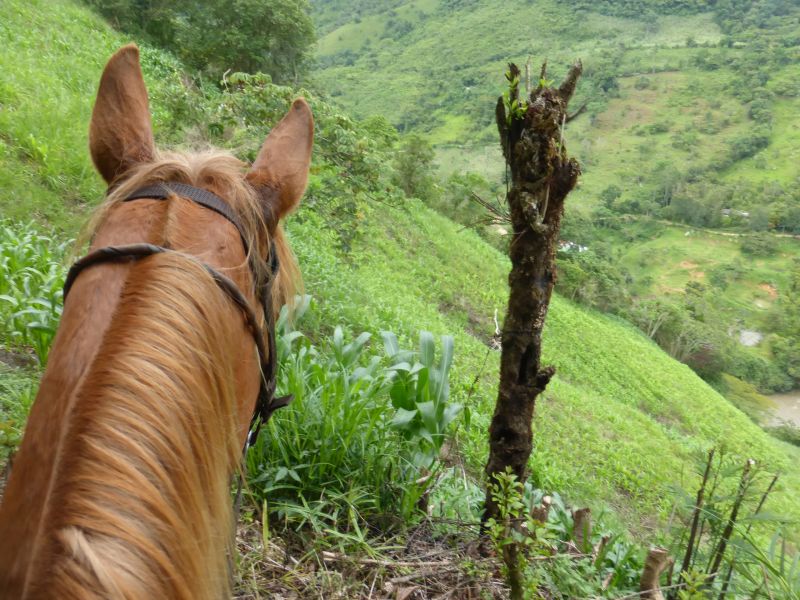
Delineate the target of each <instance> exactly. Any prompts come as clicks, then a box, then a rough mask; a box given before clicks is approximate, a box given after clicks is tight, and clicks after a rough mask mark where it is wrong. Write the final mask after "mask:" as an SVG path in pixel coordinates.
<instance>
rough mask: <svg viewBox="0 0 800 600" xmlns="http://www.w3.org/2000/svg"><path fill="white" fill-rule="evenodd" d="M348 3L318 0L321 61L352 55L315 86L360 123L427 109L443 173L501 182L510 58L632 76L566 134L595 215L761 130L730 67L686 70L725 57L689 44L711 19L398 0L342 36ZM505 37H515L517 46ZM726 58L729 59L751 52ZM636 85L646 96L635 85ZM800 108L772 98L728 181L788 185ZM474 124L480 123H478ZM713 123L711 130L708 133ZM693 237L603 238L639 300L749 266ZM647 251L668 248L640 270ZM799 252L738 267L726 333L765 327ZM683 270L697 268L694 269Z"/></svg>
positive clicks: (793, 73) (712, 34)
mask: <svg viewBox="0 0 800 600" xmlns="http://www.w3.org/2000/svg"><path fill="white" fill-rule="evenodd" d="M351 2H352V0H341V1H339V2H337V1H336V0H332V1H331V0H327V1H326V2H324V3H320V2H317V15H316V16H317V20H318V22H320V23H321V26H322V31H323V32H324V35H323V36H322V37H321V40H320V42H319V47H318V56H319V57H320V59H321V60H322V61H323V64H325V62H324V61H331V60H332V59H334V58H335V57H336V56H337V54H338V55H341V53H342V52H343V51H345V50H350V51H352V52H354V53H355V56H356V58H355V60H354V62H353V64H350V65H345V64H342V63H341V61H340V62H339V63H338V64H334V65H333V66H328V67H326V68H324V69H323V70H322V71H321V72H320V73H318V74H317V77H318V78H319V79H320V81H321V82H322V83H323V85H324V86H325V88H326V89H329V90H331V91H332V93H333V94H334V95H335V96H336V100H337V101H338V102H341V103H342V105H343V106H345V107H347V109H348V110H351V111H353V112H355V113H356V114H357V115H361V116H366V115H370V114H375V113H379V114H383V115H385V116H386V117H387V118H389V119H391V120H393V121H394V122H395V123H396V124H398V125H403V124H404V123H407V122H410V120H413V115H414V111H415V110H416V108H417V105H418V104H420V103H425V106H426V107H428V108H429V112H430V113H431V114H434V115H435V119H434V122H433V123H429V122H424V123H420V124H418V125H412V127H415V128H417V129H418V130H421V131H422V132H423V133H425V134H427V135H428V136H429V138H430V140H431V141H432V142H433V143H434V144H435V145H436V146H437V157H438V162H439V165H440V168H441V170H442V172H443V173H450V172H459V171H463V170H466V171H474V172H478V173H482V174H483V175H484V176H486V177H487V178H489V179H490V180H491V181H495V182H498V181H500V180H501V178H502V156H501V154H500V152H499V148H498V145H497V141H496V139H495V138H496V134H495V132H494V126H493V124H492V120H493V108H494V103H495V100H496V97H497V94H498V90H500V89H502V86H503V85H504V82H503V80H502V73H503V72H504V70H505V64H506V61H507V60H515V61H516V62H517V63H518V64H522V63H524V62H525V60H526V57H527V56H532V57H533V65H534V68H536V65H538V62H537V61H538V60H540V59H541V57H547V59H548V61H549V64H550V65H551V70H552V72H553V74H554V76H556V77H558V76H560V74H561V73H562V72H563V70H564V67H565V65H566V64H568V63H569V62H570V61H572V60H574V57H576V56H580V57H581V58H582V59H583V60H584V64H585V65H586V68H587V71H588V72H591V70H592V68H593V64H596V63H598V62H600V63H602V62H604V61H607V60H608V56H609V55H610V54H611V53H617V58H616V59H614V60H616V61H617V63H618V65H617V66H615V67H614V68H613V70H614V71H616V72H617V73H618V74H621V75H627V76H621V77H619V78H618V82H619V96H618V97H616V98H613V99H611V100H610V101H608V102H607V104H606V105H605V106H602V108H601V109H600V110H599V112H597V111H596V109H593V108H591V106H590V110H589V111H588V112H587V114H586V115H584V116H581V117H579V118H578V119H576V120H575V121H574V122H573V123H571V124H570V125H569V126H568V127H567V131H566V139H567V143H568V147H569V149H570V151H571V152H572V153H574V155H575V156H577V157H578V158H579V160H580V161H581V163H582V165H583V176H582V177H581V181H580V183H579V187H578V189H577V190H576V191H575V192H573V194H572V195H571V196H570V199H569V205H570V208H571V209H572V210H587V209H589V208H591V207H593V206H595V205H596V204H597V197H598V195H599V194H600V192H601V191H603V190H604V189H605V188H607V187H608V186H610V185H616V186H618V187H619V188H620V189H621V190H622V198H621V200H625V199H626V198H627V197H628V196H630V195H632V194H634V193H636V192H637V191H639V190H640V188H641V187H642V186H643V185H644V186H645V187H647V186H648V185H650V184H651V182H652V181H653V180H654V178H655V177H656V175H655V172H656V171H658V169H659V166H660V165H670V166H674V167H676V168H677V169H678V170H679V171H686V170H687V169H688V168H689V167H696V166H700V167H705V166H707V165H708V164H711V163H713V162H714V161H716V160H718V159H720V158H722V157H724V156H726V154H727V153H728V152H729V149H730V145H731V141H732V140H733V139H735V138H736V137H737V136H741V135H743V134H746V133H748V131H749V130H750V129H751V128H752V125H753V123H752V121H750V119H749V118H748V116H747V104H745V103H744V102H742V101H741V100H739V99H737V98H735V97H734V96H733V95H732V94H731V91H730V90H729V89H727V88H726V86H727V85H728V84H729V82H730V81H731V80H732V78H733V77H734V74H733V72H732V71H731V70H730V69H728V68H727V67H725V68H721V69H718V70H715V71H703V70H700V69H698V68H697V67H695V66H693V64H692V59H693V57H695V56H697V55H699V54H701V53H705V52H716V51H717V50H716V49H712V50H708V49H706V48H700V47H689V46H687V40H688V39H690V38H691V39H692V40H694V42H695V43H697V44H699V45H700V44H706V43H708V44H715V43H716V42H717V41H719V39H720V38H721V32H720V30H719V28H718V26H717V25H716V24H715V23H714V21H713V18H712V15H711V14H700V15H693V16H661V17H659V18H658V19H657V21H656V23H655V26H653V27H651V26H650V25H648V24H646V23H644V22H642V21H638V20H636V19H626V18H615V17H608V16H604V15H600V14H593V13H589V14H584V15H579V16H576V15H574V14H571V12H570V11H571V9H570V8H569V5H568V4H566V3H556V2H550V1H548V0H536V1H535V2H530V3H515V4H504V5H502V6H499V5H497V3H492V2H477V3H471V4H469V3H468V4H469V6H468V8H464V9H461V10H455V11H443V10H441V9H440V8H439V7H438V4H437V3H431V2H425V3H424V4H422V3H420V2H419V1H413V0H410V1H407V2H391V4H392V5H395V6H396V8H395V15H392V14H391V13H389V12H387V11H382V12H380V13H376V14H368V15H366V16H362V18H361V20H360V22H358V23H357V22H353V20H349V21H348V22H347V23H345V24H342V25H338V26H337V25H336V23H337V22H335V21H333V18H334V16H335V15H334V12H333V11H332V8H331V7H332V6H337V5H338V6H340V7H343V6H345V5H349V4H350V3H351ZM389 19H395V20H398V19H401V20H406V21H408V22H409V23H411V24H412V25H413V29H412V31H411V32H410V33H408V34H406V35H404V36H403V37H401V38H400V39H397V40H393V39H391V38H382V37H381V35H382V34H383V31H384V29H385V25H386V23H387V21H388V20H389ZM793 23H795V22H794V21H792V20H791V19H787V22H786V25H785V27H787V28H791V27H795V26H796V24H793ZM508 31H514V35H513V36H511V38H510V39H509V36H508V35H507V32H508ZM724 52H727V53H730V54H731V55H735V53H737V52H739V53H741V52H743V50H742V49H728V50H724ZM799 73H800V69H798V68H797V67H796V65H792V64H787V65H785V66H783V67H782V68H781V70H780V71H778V72H776V73H775V74H774V75H773V77H772V79H771V80H770V82H769V84H768V86H767V87H768V89H770V90H780V89H781V88H782V86H783V87H784V88H785V87H786V85H785V84H786V83H787V82H794V83H796V82H797V81H798V76H800V75H799ZM642 75H644V76H646V77H647V79H648V82H649V87H648V88H646V89H637V87H636V84H637V81H638V80H639V79H640V77H641V76H642ZM584 87H585V84H584ZM580 89H581V88H580V86H579V95H580ZM582 101H583V98H581V97H578V98H577V99H576V100H575V101H574V103H573V104H574V106H579V105H580V103H581V102H582ZM388 106H391V107H392V108H391V110H387V108H386V107H388ZM798 111H800V99H798V98H790V97H781V96H778V97H777V99H776V100H775V102H774V104H773V115H774V123H773V134H772V137H771V141H770V145H769V147H768V148H766V149H765V150H763V151H761V152H760V153H759V154H757V155H756V156H755V157H753V158H749V159H746V160H743V161H739V162H737V163H735V164H734V165H733V166H732V167H729V168H728V169H727V170H726V171H725V172H724V173H719V175H720V176H721V177H722V178H723V179H724V180H726V181H730V182H735V181H737V180H747V181H755V182H767V181H778V182H782V183H791V182H793V181H794V180H795V178H796V175H797V169H796V164H797V155H798V152H800V128H799V127H798V125H797V124H796V115H797V114H798ZM593 112H595V113H596V114H594V115H592V113H593ZM409 115H412V116H411V117H409ZM476 123H479V124H480V125H479V126H477V127H476V125H475V124H476ZM654 123H660V124H663V125H664V126H665V128H666V131H663V132H659V133H652V132H649V131H648V130H647V126H648V125H652V124H654ZM709 126H711V127H712V130H713V131H714V133H702V131H707V130H708V129H707V128H708V127H709ZM701 130H702V131H701ZM695 134H696V136H697V137H696V138H695V139H694V140H693V141H692V142H691V143H688V144H683V145H681V144H680V140H681V139H687V136H688V139H692V136H693V135H695ZM676 142H677V144H678V145H677V146H676V145H675V144H676ZM631 228H632V229H633V231H634V232H635V231H636V228H635V227H631ZM686 230H687V228H682V227H676V228H670V229H667V230H665V231H663V232H662V233H661V234H660V235H659V236H658V237H657V239H655V240H652V242H651V243H646V244H641V243H639V242H636V243H633V244H626V243H623V240H622V239H619V236H617V238H615V236H613V235H611V236H609V237H610V240H613V241H614V243H615V244H616V245H617V247H618V248H619V247H622V248H624V249H623V255H622V256H621V257H620V258H621V260H622V263H623V264H624V265H625V267H626V268H627V269H628V270H629V272H630V273H631V274H632V275H633V276H634V279H635V280H636V281H637V285H636V291H637V292H638V293H639V294H641V295H643V296H649V295H659V294H664V293H667V294H682V293H683V289H684V287H685V285H686V283H687V282H688V281H690V280H692V279H693V278H694V279H696V278H698V277H700V280H701V281H702V280H703V278H702V276H699V275H698V274H700V273H704V272H706V271H708V270H709V269H711V268H713V267H714V266H716V265H718V264H720V263H729V262H731V261H732V260H733V259H734V258H737V257H741V253H740V252H739V250H738V243H737V242H736V241H734V240H728V241H725V240H720V238H719V237H717V236H714V235H708V234H704V233H702V232H695V233H694V234H693V235H692V236H690V237H686V236H684V234H685V232H686ZM651 248H656V249H659V250H665V249H666V250H668V252H667V253H666V254H664V253H662V254H660V255H659V256H658V257H657V259H651V260H647V259H645V260H644V261H643V259H642V256H643V255H646V254H647V253H648V252H649V249H651ZM713 249H717V250H721V252H720V253H715V252H713V251H712V250H713ZM798 253H800V242H798V241H790V240H784V241H782V242H781V252H780V253H779V254H778V255H777V256H776V257H775V258H774V259H771V260H767V261H756V263H751V261H749V260H746V259H745V260H744V264H745V266H746V267H747V268H748V272H747V273H746V274H745V276H744V278H743V281H742V282H741V285H737V286H731V287H730V288H729V289H728V290H726V291H725V292H724V294H722V304H723V305H724V307H725V310H726V319H727V320H728V326H729V327H744V328H752V329H760V328H761V327H762V326H763V319H764V316H765V314H766V309H767V308H768V306H769V305H771V303H772V302H773V301H774V298H773V297H772V296H771V295H770V294H769V293H766V292H765V291H764V289H763V288H762V287H761V286H762V285H765V284H766V285H769V286H773V287H774V288H775V290H776V291H777V292H778V293H781V292H782V291H783V290H785V289H786V288H785V283H786V277H785V273H786V272H787V270H788V266H789V264H790V261H791V257H792V256H794V255H797V254H798ZM689 263H691V264H693V265H696V266H695V267H692V268H689V269H687V268H686V265H687V264H689ZM645 277H648V278H650V277H651V278H652V283H649V284H646V285H642V284H641V281H642V280H643V279H644V278H645ZM647 281H650V279H648V280H647ZM764 351H766V350H764Z"/></svg>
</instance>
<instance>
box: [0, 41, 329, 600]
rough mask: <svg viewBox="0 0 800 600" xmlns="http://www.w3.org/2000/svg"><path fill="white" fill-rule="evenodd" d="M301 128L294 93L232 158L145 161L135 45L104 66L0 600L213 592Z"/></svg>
mask: <svg viewBox="0 0 800 600" xmlns="http://www.w3.org/2000/svg"><path fill="white" fill-rule="evenodd" d="M313 132H314V122H313V117H312V114H311V110H310V108H309V106H308V104H307V103H306V102H305V100H303V99H297V100H295V101H294V103H293V104H292V105H291V107H290V109H289V111H288V112H287V113H286V115H285V116H284V117H283V119H282V120H281V121H280V122H279V123H278V124H277V125H276V126H275V127H274V128H273V129H272V131H271V132H270V133H269V135H268V136H267V138H266V140H265V141H264V144H263V146H262V147H261V149H260V151H259V152H258V155H257V158H256V159H255V161H254V163H253V164H252V166H250V167H248V166H247V165H245V164H244V163H242V162H240V161H239V160H237V159H236V158H234V157H233V156H232V155H230V154H228V153H225V152H222V151H205V152H199V153H195V154H189V153H184V154H179V153H162V152H160V151H158V150H157V149H156V147H155V143H154V139H153V133H152V125H151V117H150V111H149V100H148V95H147V89H146V87H145V83H144V78H143V75H142V71H141V67H140V63H139V51H138V48H137V47H136V46H135V45H129V46H125V47H123V48H121V49H120V50H119V51H117V52H116V53H115V54H114V55H113V56H112V57H111V59H110V60H109V61H108V63H107V65H106V67H105V69H104V71H103V74H102V77H101V80H100V85H99V89H98V93H97V98H96V102H95V105H94V109H93V112H92V117H91V124H90V131H89V150H90V154H91V157H92V160H93V162H94V165H95V167H96V168H97V170H98V171H99V173H100V175H101V176H102V177H103V179H104V180H105V181H106V182H107V184H108V185H109V191H108V194H107V197H106V199H105V201H104V202H103V203H102V204H101V206H100V207H99V208H98V210H97V211H96V213H95V215H94V217H93V219H92V220H91V222H90V225H89V228H88V230H89V232H90V234H91V243H90V248H89V254H88V255H87V256H86V257H85V258H83V259H81V260H79V261H78V262H77V263H76V266H75V267H73V269H72V270H71V271H70V273H69V275H68V277H67V282H66V283H65V302H64V311H63V315H62V319H61V323H60V326H59V329H58V332H57V334H56V337H55V339H54V342H53V346H52V349H51V352H50V356H49V360H48V363H47V366H46V369H45V372H44V375H43V378H42V382H41V386H40V388H39V392H38V394H37V396H36V399H35V402H34V404H33V406H32V408H31V412H30V416H29V420H28V423H27V428H26V431H25V435H24V438H23V440H22V443H21V446H20V448H19V451H18V453H17V455H16V457H15V460H14V464H13V469H12V470H11V474H10V477H9V479H8V482H7V486H6V489H5V494H4V499H3V502H2V506H1V507H0V596H2V598H14V599H16V598H24V599H39V598H59V599H62V598H81V599H86V598H89V599H100V598H104V599H105V598H114V599H116V598H125V599H133V598H148V599H150V598H152V599H155V598H158V599H161V598H175V599H186V600H197V599H205V598H208V599H210V598H214V599H218V598H221V597H225V596H227V597H230V593H231V590H230V585H231V584H230V566H229V562H230V555H229V553H230V552H231V551H232V550H233V548H232V540H233V534H234V531H233V529H234V526H235V524H234V515H233V508H232V505H233V501H232V482H233V481H234V479H235V476H236V474H237V472H240V471H239V470H240V468H241V458H242V449H243V448H246V441H247V440H248V438H249V437H250V436H251V432H252V431H253V430H252V429H251V424H252V421H253V419H252V418H251V415H253V413H254V411H255V410H256V408H257V399H259V402H260V401H263V400H265V398H266V402H267V405H269V401H270V399H271V398H272V393H271V392H272V389H269V388H270V385H269V384H270V378H269V377H268V376H267V375H268V374H266V373H264V371H265V370H269V369H272V370H273V373H272V375H273V376H272V378H271V383H272V384H273V387H274V364H275V363H274V361H275V356H274V354H275V353H274V319H275V315H276V311H277V310H278V309H279V307H280V306H281V305H282V304H283V303H284V302H286V301H287V299H289V298H291V297H293V295H294V285H295V283H296V282H297V281H298V277H299V271H298V267H297V264H296V260H295V259H294V255H293V254H292V252H291V249H290V248H289V246H288V243H287V240H286V236H285V234H284V232H283V229H282V225H281V219H283V218H284V217H285V216H286V215H287V214H289V213H290V212H291V211H293V210H294V209H295V208H296V207H297V205H298V204H299V202H300V199H301V197H302V195H303V193H304V191H305V187H306V184H307V179H308V170H309V165H310V160H311V149H312V144H313ZM79 263H80V264H79ZM270 296H271V297H270ZM262 304H263V306H262ZM268 342H272V343H268ZM270 354H271V356H270ZM261 408H262V409H263V408H264V406H262V407H261ZM266 408H267V409H268V410H270V409H271V407H270V406H267V407H266ZM268 410H267V413H264V412H262V413H261V418H266V416H268ZM255 420H256V421H258V420H260V419H259V418H258V415H257V416H256V419H255Z"/></svg>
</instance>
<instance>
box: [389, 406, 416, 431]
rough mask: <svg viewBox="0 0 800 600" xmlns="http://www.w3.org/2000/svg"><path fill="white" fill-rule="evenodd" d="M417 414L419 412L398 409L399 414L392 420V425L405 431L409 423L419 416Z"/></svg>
mask: <svg viewBox="0 0 800 600" xmlns="http://www.w3.org/2000/svg"><path fill="white" fill-rule="evenodd" d="M417 412H418V411H417V410H406V409H404V408H398V409H397V412H396V413H395V415H394V417H393V418H392V425H393V426H394V427H397V428H398V429H405V428H406V427H407V426H408V424H409V423H411V422H412V421H414V418H415V417H416V416H417Z"/></svg>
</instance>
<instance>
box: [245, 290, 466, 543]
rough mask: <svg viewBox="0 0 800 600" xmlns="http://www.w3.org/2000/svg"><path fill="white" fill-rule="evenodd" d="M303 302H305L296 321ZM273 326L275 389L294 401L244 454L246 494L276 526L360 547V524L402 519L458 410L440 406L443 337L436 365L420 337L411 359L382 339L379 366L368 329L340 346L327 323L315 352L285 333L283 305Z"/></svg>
mask: <svg viewBox="0 0 800 600" xmlns="http://www.w3.org/2000/svg"><path fill="white" fill-rule="evenodd" d="M308 305H309V299H308V297H306V298H305V299H304V300H303V301H302V302H301V303H300V305H299V311H298V314H299V316H302V314H303V313H304V312H305V311H306V310H307V308H308ZM276 327H277V329H276V333H277V335H276V342H277V350H278V359H279V364H280V372H279V375H278V390H279V392H280V393H281V394H286V393H291V394H292V395H293V396H294V400H293V401H292V403H291V404H290V405H289V406H288V407H286V408H285V409H282V410H280V411H278V412H277V413H276V414H275V415H274V416H273V418H272V419H271V420H270V422H269V423H268V425H267V427H266V428H265V430H264V431H263V432H262V435H261V436H260V437H259V439H258V441H257V442H256V444H255V445H254V447H253V448H252V449H251V451H250V453H249V454H248V457H247V465H248V471H249V473H250V488H251V490H252V492H253V494H254V495H255V496H256V497H258V498H259V499H260V500H264V501H266V502H268V508H269V511H270V513H271V514H272V516H273V517H277V518H279V519H280V520H281V521H283V522H284V523H285V524H287V525H291V526H293V527H295V528H297V529H303V528H310V529H311V530H312V531H314V532H316V533H323V532H325V533H326V534H327V535H332V533H331V532H332V531H333V530H336V531H338V532H339V534H341V537H339V538H336V537H335V536H334V538H333V539H331V540H330V541H331V542H337V541H338V542H342V543H344V544H345V545H346V544H349V543H359V542H363V541H365V540H363V539H359V538H357V536H358V535H360V533H361V532H362V529H361V527H362V525H363V523H364V522H365V521H373V522H374V521H375V519H378V518H385V517H387V516H389V517H390V518H393V519H394V520H395V521H397V522H399V521H400V519H402V520H406V519H408V518H410V517H412V516H413V514H414V513H415V511H416V509H417V505H418V501H419V499H420V498H421V497H422V496H423V495H424V494H425V493H426V491H427V484H426V481H430V480H432V479H431V478H426V477H425V475H428V474H430V472H431V470H432V469H433V468H434V467H435V463H436V460H437V459H438V453H439V450H440V449H441V445H442V444H443V442H444V440H445V437H446V435H447V430H448V426H449V424H450V423H451V422H452V420H453V419H454V418H455V416H456V415H457V414H458V412H459V410H460V407H457V406H456V405H453V404H451V403H450V402H449V393H448V390H449V386H448V382H447V374H448V370H449V364H450V361H451V360H452V339H451V338H443V348H444V350H443V358H442V360H441V361H440V362H439V363H436V362H435V361H434V343H433V338H432V336H431V335H430V334H429V333H426V332H423V333H421V334H420V352H419V353H416V352H411V351H404V350H401V349H400V347H399V345H398V344H397V340H396V338H394V336H392V335H391V334H385V336H384V337H385V342H386V354H387V355H388V357H389V362H390V363H391V364H390V365H387V364H386V363H385V361H384V357H383V356H382V355H380V354H377V353H374V352H370V351H369V347H368V342H369V340H370V338H371V336H370V334H368V333H362V334H361V335H359V336H358V337H357V338H356V339H355V340H353V341H350V342H347V341H346V340H345V335H344V332H343V330H342V328H340V327H337V328H336V329H335V331H334V333H333V336H332V338H331V339H329V340H327V341H326V342H325V343H324V347H323V348H322V349H321V350H318V349H317V347H316V346H314V345H313V344H312V343H311V342H310V341H309V340H308V339H307V338H306V337H305V336H303V334H302V333H300V332H299V331H296V330H294V329H293V328H292V327H291V325H290V323H289V320H288V318H287V311H286V309H285V308H284V310H283V311H282V312H281V316H280V318H279V320H278V323H277V326H276ZM429 409H430V410H429ZM421 479H422V480H426V481H420V480H421ZM385 525H386V526H387V527H388V526H389V525H390V524H388V523H386V524H385ZM344 532H349V533H352V534H353V535H354V536H356V537H354V538H349V539H345V536H344Z"/></svg>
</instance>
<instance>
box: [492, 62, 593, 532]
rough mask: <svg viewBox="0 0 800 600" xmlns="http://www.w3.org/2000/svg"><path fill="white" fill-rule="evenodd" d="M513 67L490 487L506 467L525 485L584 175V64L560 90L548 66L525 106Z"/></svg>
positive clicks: (507, 104) (504, 140) (507, 106)
mask: <svg viewBox="0 0 800 600" xmlns="http://www.w3.org/2000/svg"><path fill="white" fill-rule="evenodd" d="M509 67H510V70H509V73H508V75H507V77H508V79H509V84H510V89H509V94H508V98H507V99H504V98H503V97H501V98H499V99H498V101H497V108H496V117H497V128H498V131H499V133H500V143H501V145H502V148H503V155H504V156H505V159H506V164H507V165H508V167H509V170H510V174H511V181H510V188H509V189H508V193H507V195H506V200H507V201H508V206H509V212H510V214H511V224H512V231H513V235H512V236H511V242H510V248H509V255H510V257H511V273H510V274H509V276H508V283H509V286H510V293H509V298H508V310H507V313H506V318H505V322H504V323H503V342H502V343H503V351H502V357H501V360H500V388H499V391H498V397H497V405H496V407H495V412H494V416H493V418H492V423H491V425H490V427H489V460H488V462H487V464H486V474H487V475H488V476H489V483H490V484H491V483H493V482H494V474H495V473H501V472H503V471H505V470H506V468H507V467H510V468H511V470H512V471H513V472H514V473H515V474H516V475H517V477H518V478H519V480H520V481H525V479H526V477H527V470H526V466H527V463H528V458H529V457H530V454H531V445H532V442H533V433H532V429H531V425H532V423H531V422H532V419H533V409H534V405H535V402H536V397H537V396H538V395H539V394H540V393H542V392H543V391H544V389H545V387H546V386H547V384H548V382H549V381H550V378H551V377H552V376H553V374H554V373H555V368H554V367H551V366H548V367H542V366H541V364H540V360H541V353H542V329H543V327H544V321H545V317H546V315H547V308H548V306H549V304H550V296H551V294H552V292H553V285H554V284H555V279H556V272H555V255H556V244H557V242H558V233H559V229H560V227H561V217H562V215H563V214H564V200H565V198H566V197H567V194H568V193H569V192H570V191H571V190H572V188H574V187H575V184H576V182H577V180H578V175H579V173H580V168H579V166H578V163H577V161H575V160H574V159H571V158H569V157H568V156H567V152H566V149H565V148H564V138H563V127H564V124H565V123H566V122H567V121H568V120H569V117H568V115H567V105H568V104H569V100H570V98H571V97H572V94H573V93H574V91H575V86H576V84H577V82H578V78H579V77H580V75H581V71H582V65H581V63H580V61H579V62H577V63H576V64H575V65H574V66H573V67H572V68H571V69H570V71H569V73H568V74H567V77H566V79H565V80H564V82H563V83H562V84H561V87H559V88H555V87H549V86H547V85H545V84H546V68H545V67H543V68H542V78H541V80H540V83H539V85H538V86H537V87H536V88H535V89H534V90H533V91H532V92H531V96H530V99H529V101H528V102H525V101H522V102H520V100H519V84H520V71H519V68H518V67H517V66H516V65H513V64H512V65H509ZM496 516H497V506H496V504H495V502H494V501H493V499H492V497H491V493H489V491H488V488H487V493H486V510H485V513H484V519H488V518H490V517H496Z"/></svg>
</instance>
